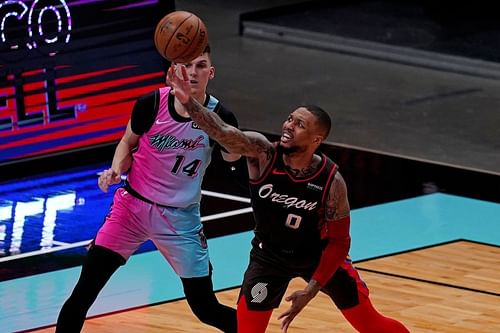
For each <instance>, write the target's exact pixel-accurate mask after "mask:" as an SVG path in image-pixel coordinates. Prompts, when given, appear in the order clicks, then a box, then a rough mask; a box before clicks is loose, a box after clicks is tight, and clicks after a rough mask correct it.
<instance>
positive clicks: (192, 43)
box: [177, 18, 203, 58]
mask: <svg viewBox="0 0 500 333" xmlns="http://www.w3.org/2000/svg"><path fill="white" fill-rule="evenodd" d="M196 23H198V25H197V26H196V35H195V36H196V37H198V35H199V34H200V19H199V18H198V20H196ZM194 42H196V40H193V41H191V45H189V47H188V48H186V50H184V52H183V53H181V54H179V55H178V56H177V58H184V57H185V56H186V54H189V52H188V51H190V52H193V51H192V50H191V49H192V48H193V45H194V46H196V43H194ZM202 51H203V50H202Z"/></svg>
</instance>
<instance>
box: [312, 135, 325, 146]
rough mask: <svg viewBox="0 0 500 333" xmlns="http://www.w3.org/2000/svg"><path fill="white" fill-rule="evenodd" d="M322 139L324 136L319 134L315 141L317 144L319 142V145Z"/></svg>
mask: <svg viewBox="0 0 500 333" xmlns="http://www.w3.org/2000/svg"><path fill="white" fill-rule="evenodd" d="M322 141H323V137H322V136H319V135H317V136H316V137H315V138H314V140H313V142H314V143H315V144H318V145H319V144H321V142H322Z"/></svg>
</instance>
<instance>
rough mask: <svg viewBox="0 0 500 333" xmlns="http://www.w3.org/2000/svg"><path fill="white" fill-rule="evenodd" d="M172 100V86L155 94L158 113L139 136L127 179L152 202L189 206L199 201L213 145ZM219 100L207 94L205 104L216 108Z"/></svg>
mask: <svg viewBox="0 0 500 333" xmlns="http://www.w3.org/2000/svg"><path fill="white" fill-rule="evenodd" d="M169 96H170V98H169ZM173 100H174V99H173V97H172V96H171V95H170V87H165V88H160V89H159V90H158V91H157V92H156V93H155V104H156V103H159V104H158V106H156V105H155V107H156V108H157V110H158V113H157V115H156V118H155V119H154V122H153V124H152V126H151V127H150V128H149V129H148V130H147V131H146V132H145V133H144V134H143V135H141V137H140V139H139V144H138V148H137V151H136V152H134V154H133V161H132V167H131V170H130V173H129V174H128V176H127V181H128V183H129V184H130V186H131V187H132V188H133V189H134V190H135V191H137V192H138V193H140V194H141V195H142V196H143V197H145V198H146V199H148V200H150V201H152V202H155V203H157V204H160V205H164V206H171V207H188V206H189V205H191V204H194V203H199V202H200V199H201V183H202V180H203V175H204V174H205V170H206V168H207V166H208V165H209V163H210V160H211V154H212V150H213V145H211V143H210V139H209V137H208V135H207V134H206V133H205V132H204V131H203V130H201V129H200V128H199V127H198V126H197V125H196V123H194V122H193V121H192V120H191V118H185V117H182V116H180V115H179V114H178V113H177V112H176V111H175V109H174V107H173ZM218 103H219V101H218V100H217V99H216V98H215V97H213V96H210V95H208V100H207V102H206V103H205V107H206V108H207V109H208V110H211V111H214V110H215V108H216V106H217V105H218Z"/></svg>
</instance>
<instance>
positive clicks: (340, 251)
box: [167, 66, 409, 333]
mask: <svg viewBox="0 0 500 333" xmlns="http://www.w3.org/2000/svg"><path fill="white" fill-rule="evenodd" d="M180 69H181V70H180V73H179V71H177V73H175V72H174V70H173V69H172V68H171V69H170V70H169V72H168V74H167V82H168V84H169V85H171V86H172V87H173V88H174V93H175V96H176V98H177V99H178V100H179V101H180V102H181V103H182V104H183V105H184V107H185V109H186V110H187V111H188V113H189V115H190V116H191V118H192V119H194V120H195V121H196V123H197V124H198V125H199V126H200V127H201V128H203V129H204V130H205V131H206V132H207V133H208V134H209V135H210V137H212V138H213V139H214V140H216V141H217V142H219V143H220V144H221V145H223V146H224V147H225V148H226V149H227V150H228V151H230V152H232V153H237V154H242V155H244V156H246V157H247V163H248V171H249V177H250V195H251V200H252V208H253V211H254V218H255V229H254V230H255V237H254V239H253V240H252V250H251V253H250V263H249V265H248V268H247V270H246V272H245V276H244V279H243V284H242V287H241V291H240V298H239V301H238V310H237V312H238V333H264V332H265V330H266V328H267V325H268V323H269V320H270V318H271V314H272V311H273V309H275V308H277V307H278V306H279V304H280V302H281V300H282V298H283V296H284V294H285V292H286V289H287V287H288V283H289V282H290V280H291V279H293V278H295V277H301V278H303V279H304V280H305V281H307V282H308V284H307V286H306V287H305V288H304V289H303V290H297V291H295V292H293V293H292V294H291V295H290V296H288V297H286V300H287V301H289V302H291V306H290V308H289V309H288V310H286V311H285V312H284V313H282V314H281V315H280V316H279V318H280V319H281V320H282V321H281V328H282V331H283V332H287V330H288V328H289V326H290V324H291V322H292V321H293V319H294V318H295V317H296V316H297V315H298V314H299V313H300V311H302V309H303V308H304V307H305V306H306V305H307V304H308V303H309V301H310V300H311V299H312V298H314V297H315V296H316V294H317V293H318V292H319V291H321V292H323V293H325V294H326V295H328V296H329V297H330V298H331V299H332V301H333V302H334V303H335V305H336V306H337V308H338V309H340V311H341V312H342V314H343V315H344V317H345V318H346V319H347V320H348V321H349V323H350V324H351V325H352V326H353V327H354V328H355V329H356V330H357V331H359V332H363V333H380V332H387V333H407V332H409V331H408V329H407V328H406V327H405V326H404V325H403V324H402V323H400V322H399V321H397V320H395V319H392V318H388V317H385V316H383V315H382V314H380V313H379V312H378V311H377V310H376V309H375V308H374V307H373V305H372V303H371V301H370V298H369V294H368V288H367V287H366V285H365V283H364V282H363V281H362V280H361V278H360V277H359V274H358V272H357V271H356V269H355V268H354V266H353V265H352V262H351V260H350V259H349V257H348V252H349V247H350V241H351V238H350V232H349V228H350V208H349V202H348V198H347V188H346V184H345V182H344V179H343V178H342V176H341V174H340V173H339V172H338V168H337V165H336V164H335V163H334V162H333V161H331V160H330V159H329V158H328V157H327V156H325V155H324V154H321V153H320V152H319V151H318V148H319V147H320V145H321V143H322V142H323V141H324V140H325V139H326V138H327V136H328V134H329V132H330V127H331V120H330V116H329V115H328V113H326V112H325V111H324V110H323V109H321V108H319V107H317V106H315V105H302V106H299V107H297V108H296V109H295V110H294V111H293V112H291V113H290V115H289V116H288V118H287V119H286V120H285V122H284V123H283V126H282V135H281V138H280V140H279V141H278V142H275V143H271V142H269V140H268V139H267V138H266V137H265V136H264V135H262V134H260V133H256V132H242V131H240V130H238V129H237V128H235V127H233V126H231V125H230V124H227V123H225V122H224V121H223V120H222V119H221V118H220V117H218V116H217V115H215V114H214V113H213V112H210V111H209V110H207V108H205V107H203V105H201V104H200V103H198V102H197V101H196V100H195V99H193V98H192V97H191V96H190V95H189V78H188V75H187V72H186V71H185V68H183V67H182V66H181V68H180Z"/></svg>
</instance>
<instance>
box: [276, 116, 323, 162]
mask: <svg viewBox="0 0 500 333" xmlns="http://www.w3.org/2000/svg"><path fill="white" fill-rule="evenodd" d="M316 121H317V120H316V117H315V116H314V115H313V114H312V113H310V112H309V111H308V110H307V109H306V108H303V107H300V108H297V109H296V110H294V111H293V112H292V113H290V115H289V116H288V118H287V119H286V120H285V122H284V123H283V127H282V134H281V139H280V146H281V147H283V148H285V152H286V153H294V152H302V151H306V150H307V149H308V148H309V147H310V145H312V144H315V145H316V144H317V142H318V141H317V140H318V138H319V137H320V136H319V135H318V131H317V125H316Z"/></svg>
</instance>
